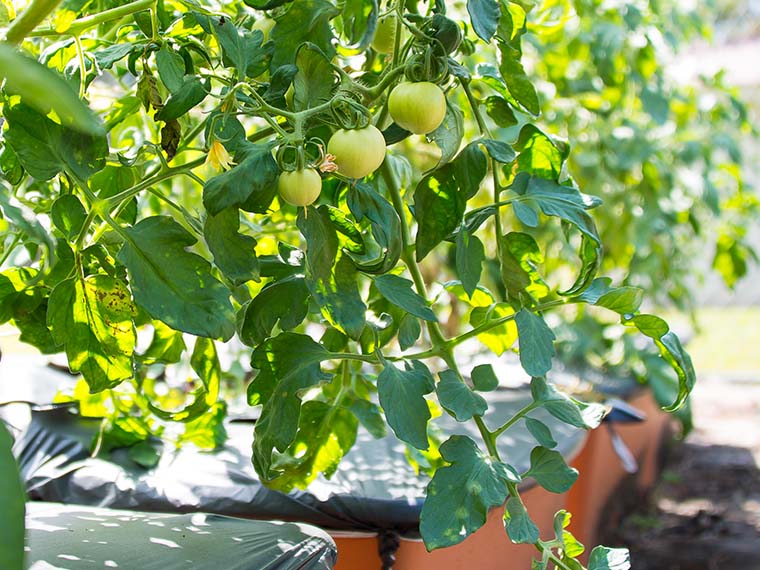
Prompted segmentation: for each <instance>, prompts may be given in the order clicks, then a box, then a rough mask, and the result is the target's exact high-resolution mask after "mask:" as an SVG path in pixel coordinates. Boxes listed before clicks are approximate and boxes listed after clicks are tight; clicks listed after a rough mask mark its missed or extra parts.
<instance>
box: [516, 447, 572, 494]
mask: <svg viewBox="0 0 760 570" xmlns="http://www.w3.org/2000/svg"><path fill="white" fill-rule="evenodd" d="M523 477H533V478H534V479H535V480H536V482H537V483H538V484H539V485H541V486H542V487H543V488H544V489H546V490H547V491H550V492H552V493H564V492H566V491H568V490H569V489H570V487H572V486H573V483H575V481H576V480H577V479H578V470H577V469H574V468H572V467H569V466H568V465H567V463H565V460H564V459H563V457H562V454H561V453H560V452H559V451H552V450H551V449H546V448H545V447H535V448H533V451H531V452H530V469H528V471H527V472H526V473H524V474H523Z"/></svg>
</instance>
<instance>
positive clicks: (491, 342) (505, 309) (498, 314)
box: [470, 303, 517, 356]
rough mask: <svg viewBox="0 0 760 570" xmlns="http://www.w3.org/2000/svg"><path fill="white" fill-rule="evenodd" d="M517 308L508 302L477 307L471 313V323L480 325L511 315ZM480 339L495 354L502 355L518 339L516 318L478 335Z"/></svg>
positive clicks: (475, 325) (476, 325)
mask: <svg viewBox="0 0 760 570" xmlns="http://www.w3.org/2000/svg"><path fill="white" fill-rule="evenodd" d="M514 314H515V310H514V309H513V308H512V307H511V305H509V304H507V303H494V304H492V305H489V306H486V307H475V308H474V309H473V310H472V312H471V313H470V324H471V325H472V326H473V327H479V326H481V325H484V324H486V323H487V322H488V321H494V320H497V319H503V318H505V317H511V316H512V315H514ZM478 340H479V341H480V342H482V343H483V344H484V345H485V346H487V347H488V348H489V349H490V350H491V351H492V352H493V353H494V354H496V355H497V356H501V355H502V354H504V352H506V351H507V350H509V349H510V348H512V345H514V344H515V341H516V340H517V326H516V325H515V322H514V320H508V321H506V322H504V323H502V324H501V325H498V326H495V327H493V328H491V329H489V330H487V331H485V332H482V333H480V334H479V335H478Z"/></svg>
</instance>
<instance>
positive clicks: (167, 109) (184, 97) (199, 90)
mask: <svg viewBox="0 0 760 570" xmlns="http://www.w3.org/2000/svg"><path fill="white" fill-rule="evenodd" d="M208 88H209V87H208V82H207V83H206V84H204V83H203V82H202V81H201V80H200V78H198V77H195V76H194V75H185V77H183V78H182V85H180V86H179V87H178V88H177V90H176V91H175V92H173V93H172V94H171V95H169V98H168V99H167V100H166V101H164V106H163V107H162V108H161V109H160V110H159V111H157V112H156V116H155V117H156V120H157V121H164V122H165V123H168V122H169V121H174V120H176V119H179V118H180V117H181V116H182V115H184V114H185V113H187V112H188V111H189V110H190V109H192V108H193V107H195V106H197V105H198V104H200V103H201V102H202V101H203V100H204V99H205V98H206V95H208Z"/></svg>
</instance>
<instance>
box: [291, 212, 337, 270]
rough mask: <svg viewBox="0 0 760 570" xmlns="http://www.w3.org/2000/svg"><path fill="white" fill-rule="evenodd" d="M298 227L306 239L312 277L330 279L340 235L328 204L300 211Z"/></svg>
mask: <svg viewBox="0 0 760 570" xmlns="http://www.w3.org/2000/svg"><path fill="white" fill-rule="evenodd" d="M297 223H298V229H299V230H301V233H302V234H303V236H304V238H305V239H306V244H307V249H306V264H307V267H308V269H309V272H310V273H311V278H312V279H324V280H328V281H329V279H330V276H331V274H332V267H333V264H334V263H335V259H336V257H337V255H338V235H337V233H336V232H335V227H334V226H333V224H332V220H331V219H330V213H329V210H328V209H327V207H326V206H323V207H320V208H317V209H314V208H312V207H307V208H304V209H303V210H302V211H301V212H299V213H298V220H297Z"/></svg>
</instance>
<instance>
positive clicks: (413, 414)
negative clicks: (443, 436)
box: [377, 361, 435, 449]
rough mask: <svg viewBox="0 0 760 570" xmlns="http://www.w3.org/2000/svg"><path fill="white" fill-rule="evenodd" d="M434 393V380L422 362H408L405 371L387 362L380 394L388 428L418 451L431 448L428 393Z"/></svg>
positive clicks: (381, 375)
mask: <svg viewBox="0 0 760 570" xmlns="http://www.w3.org/2000/svg"><path fill="white" fill-rule="evenodd" d="M433 390H435V382H434V380H433V377H432V376H431V374H430V371H429V370H428V369H427V367H426V366H425V365H424V364H422V363H421V362H419V361H414V365H413V366H409V363H406V369H405V370H399V369H398V368H396V367H395V366H393V365H392V364H390V363H386V364H385V367H384V368H383V370H382V372H380V374H379V375H378V377H377V393H378V396H379V398H380V405H381V406H382V408H383V410H384V411H385V417H386V418H387V420H388V425H390V426H391V428H392V429H393V432H394V433H395V434H396V437H398V438H399V439H400V440H402V441H405V442H407V443H409V444H410V445H413V446H414V447H416V448H417V449H427V448H428V446H429V445H428V437H427V422H428V420H429V419H430V417H431V415H430V409H429V408H428V404H427V400H425V394H429V393H430V392H432V391H433Z"/></svg>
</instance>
